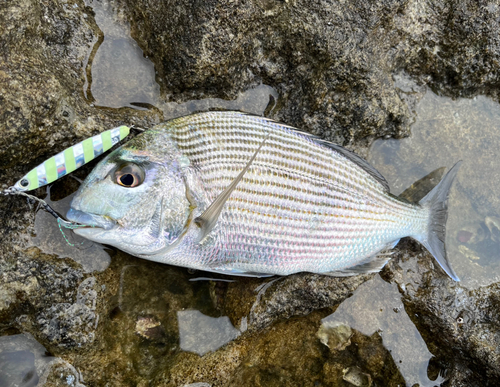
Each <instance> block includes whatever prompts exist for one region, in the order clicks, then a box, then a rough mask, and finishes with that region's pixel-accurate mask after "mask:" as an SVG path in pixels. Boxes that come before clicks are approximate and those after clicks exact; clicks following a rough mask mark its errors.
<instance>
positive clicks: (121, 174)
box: [115, 163, 144, 188]
mask: <svg viewBox="0 0 500 387" xmlns="http://www.w3.org/2000/svg"><path fill="white" fill-rule="evenodd" d="M115 181H116V183H118V184H120V185H121V186H123V187H127V188H132V187H137V186H139V185H141V184H142V183H143V182H144V170H143V169H142V168H141V167H139V166H138V165H137V164H132V163H129V164H124V165H122V166H120V167H119V168H118V169H117V170H116V171H115Z"/></svg>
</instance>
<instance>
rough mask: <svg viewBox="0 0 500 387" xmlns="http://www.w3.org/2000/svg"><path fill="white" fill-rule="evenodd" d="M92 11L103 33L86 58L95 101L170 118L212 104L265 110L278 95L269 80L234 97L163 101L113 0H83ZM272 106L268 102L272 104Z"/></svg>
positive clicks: (88, 91)
mask: <svg viewBox="0 0 500 387" xmlns="http://www.w3.org/2000/svg"><path fill="white" fill-rule="evenodd" d="M86 4H87V5H88V6H90V7H91V8H92V9H93V11H94V12H95V20H96V23H97V25H98V26H99V29H100V30H101V32H102V34H103V35H102V36H101V37H100V38H99V39H97V41H96V42H95V43H94V47H93V48H92V50H91V51H90V52H89V53H88V57H87V60H86V66H85V68H86V82H85V84H84V88H83V89H84V90H83V92H84V95H85V97H86V98H87V100H88V101H89V102H90V103H93V104H94V105H95V106H99V107H108V108H121V107H131V108H135V109H148V108H155V109H159V110H160V111H162V112H163V113H164V119H165V120H168V119H172V118H175V117H180V116H184V115H188V114H191V113H194V112H197V111H206V110H210V109H225V110H241V111H245V112H247V113H254V114H259V115H260V114H263V113H264V111H265V109H266V108H267V107H268V105H269V101H270V99H271V97H272V100H274V101H277V100H278V94H277V92H276V91H275V90H274V89H273V88H272V87H270V86H267V85H263V84H261V85H258V86H256V87H255V88H253V89H250V90H248V91H246V92H243V93H240V94H239V96H238V97H237V98H236V99H234V100H224V99H220V98H206V99H200V100H191V101H187V102H184V103H176V102H165V101H164V100H163V99H162V97H161V96H160V86H159V84H158V83H157V82H156V78H155V77H156V72H155V69H154V65H153V63H152V62H151V61H150V60H149V59H148V58H147V57H145V56H144V53H143V51H142V50H141V48H140V47H139V45H138V44H137V42H136V41H135V40H134V39H133V38H132V37H131V35H130V25H129V23H128V22H127V21H126V17H125V15H123V13H122V12H121V11H120V9H121V7H120V6H118V5H116V4H115V2H114V1H112V0H111V1H108V0H102V1H98V0H94V1H87V2H86ZM271 107H272V106H271Z"/></svg>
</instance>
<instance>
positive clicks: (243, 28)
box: [118, 0, 500, 143]
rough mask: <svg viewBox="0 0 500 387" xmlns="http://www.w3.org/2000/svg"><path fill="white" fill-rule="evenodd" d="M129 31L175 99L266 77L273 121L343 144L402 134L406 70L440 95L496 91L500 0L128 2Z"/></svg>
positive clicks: (222, 91)
mask: <svg viewBox="0 0 500 387" xmlns="http://www.w3.org/2000/svg"><path fill="white" fill-rule="evenodd" d="M118 3H123V4H126V5H127V6H128V8H129V14H130V20H131V23H132V31H133V36H134V37H135V38H136V39H137V40H138V42H139V44H140V45H141V47H142V48H143V49H144V51H145V53H146V54H147V55H149V56H150V58H151V59H152V61H153V62H154V63H155V65H156V69H157V71H158V81H159V83H160V86H161V88H162V92H163V95H165V96H168V98H170V99H173V100H186V99H197V98H201V97H205V96H218V97H223V98H224V97H225V98H231V97H234V95H235V93H236V92H237V91H238V90H242V89H245V88H248V87H249V86H250V85H252V84H256V83H259V82H264V83H266V84H268V85H271V86H273V87H274V88H276V89H277V90H278V92H279V95H280V97H281V98H280V101H279V104H278V105H279V108H278V109H277V112H276V113H275V114H276V118H278V119H281V120H285V121H286V122H287V123H289V124H295V125H297V126H299V127H304V128H307V129H309V130H311V131H313V132H315V133H317V134H320V135H322V136H324V137H326V138H329V139H332V140H335V141H337V142H340V143H350V142H352V141H353V140H358V141H359V140H360V139H363V138H365V137H366V136H370V135H375V136H376V137H383V136H387V135H390V136H396V137H399V136H405V135H407V134H408V124H409V122H410V121H411V120H410V114H409V112H408V109H407V106H406V103H405V102H404V101H402V100H401V98H400V96H399V95H398V93H397V90H396V89H395V87H394V82H393V78H392V74H394V73H396V72H399V71H406V72H407V73H409V74H411V75H413V76H416V77H418V79H420V81H421V82H423V83H428V84H430V85H431V86H432V87H433V88H434V89H435V90H437V91H438V92H439V93H444V94H448V95H451V96H472V95H475V94H477V93H487V94H492V95H494V96H496V95H497V94H498V92H497V88H498V84H499V79H500V77H499V75H500V73H499V57H500V39H499V38H498V17H499V16H500V7H499V6H498V5H497V4H494V3H488V2H486V1H475V0H469V1H462V2H450V1H438V2H434V1H432V2H431V1H425V2H422V1H418V0H413V1H399V0H389V1H387V0H379V1H370V2H366V1H362V0H360V1H345V2H344V1H341V2H330V1H320V0H319V1H307V0H303V1H300V0H291V1H277V0H253V1H247V0H236V1H235V0H222V1H216V0H210V1H204V2H197V1H189V2H185V1H176V0H171V1H162V2H160V1H154V0H149V1H147V0H146V1H141V2H137V1H131V0H119V1H118Z"/></svg>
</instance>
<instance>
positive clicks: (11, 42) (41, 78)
mask: <svg viewBox="0 0 500 387" xmlns="http://www.w3.org/2000/svg"><path fill="white" fill-rule="evenodd" d="M99 33H100V32H99V30H98V29H97V26H96V25H95V22H94V21H93V17H92V12H91V10H90V9H89V8H87V7H86V6H85V4H84V2H83V1H80V0H75V1H73V0H68V1H65V0H57V1H52V2H50V3H46V2H39V1H31V0H26V1H21V2H18V1H4V2H2V3H1V4H0V36H1V37H2V38H1V40H0V85H1V88H0V116H1V117H2V120H1V121H0V133H1V136H0V164H1V165H2V169H3V168H7V167H12V166H15V165H16V164H19V163H22V164H26V163H29V165H32V166H35V165H36V164H34V165H33V164H32V162H33V160H34V159H35V158H37V157H38V156H43V157H44V158H48V157H50V156H51V155H52V154H53V153H55V152H57V151H60V150H63V149H64V148H66V147H68V146H70V145H72V144H74V143H75V142H77V141H78V140H82V139H84V138H86V137H89V136H90V135H93V134H96V133H98V132H101V131H103V130H105V129H108V128H110V127H114V126H118V125H121V124H122V123H125V122H126V123H130V122H135V123H137V124H139V125H140V124H146V125H147V122H148V121H147V118H149V122H150V123H151V122H154V121H158V117H157V116H156V117H155V114H153V113H148V112H147V113H144V112H139V111H131V110H128V109H122V110H121V111H112V110H107V111H104V110H99V109H96V108H94V107H92V106H90V105H89V103H88V102H87V101H85V99H84V96H83V92H82V91H83V84H84V82H85V76H86V69H85V63H86V59H87V57H88V55H89V54H90V51H91V49H92V46H93V43H94V41H95V40H97V39H98V38H99ZM39 161H40V162H41V161H43V158H42V159H40V160H39ZM4 173H6V171H3V173H2V175H3V174H4ZM8 177H10V176H8ZM2 178H3V181H8V180H6V179H5V177H4V176H2Z"/></svg>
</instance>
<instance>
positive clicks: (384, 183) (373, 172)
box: [241, 113, 390, 192]
mask: <svg viewBox="0 0 500 387" xmlns="http://www.w3.org/2000/svg"><path fill="white" fill-rule="evenodd" d="M241 114H244V115H247V116H253V117H255V118H259V119H261V120H264V121H268V122H272V123H275V124H278V125H280V126H282V127H284V128H286V129H289V130H290V131H292V132H296V133H298V134H301V135H303V136H307V137H308V138H310V139H311V140H313V141H314V142H315V143H317V144H319V145H323V146H326V147H327V148H330V149H331V150H333V151H335V152H337V153H340V154H341V155H342V156H344V157H345V158H346V159H348V160H350V161H352V162H353V163H354V164H356V165H357V166H358V167H360V168H361V169H363V170H364V171H365V172H366V173H368V174H369V175H370V176H372V177H373V178H374V179H375V180H376V181H377V182H379V183H380V184H381V185H382V187H383V189H384V191H385V192H389V191H390V188H389V183H387V180H385V178H384V176H382V174H381V173H380V172H379V171H377V170H376V169H375V168H374V167H373V166H371V165H370V164H369V163H368V161H366V160H364V159H362V158H361V157H359V156H358V155H357V154H356V153H354V152H352V151H350V150H348V149H346V148H344V147H342V146H340V145H337V144H334V143H333V142H330V141H327V140H323V139H322V138H320V137H318V136H316V135H314V134H311V133H309V132H306V131H305V130H302V129H297V128H294V127H293V126H290V125H286V124H282V123H281V122H278V121H275V120H273V119H271V118H267V117H261V116H257V115H254V114H249V113H241Z"/></svg>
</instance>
